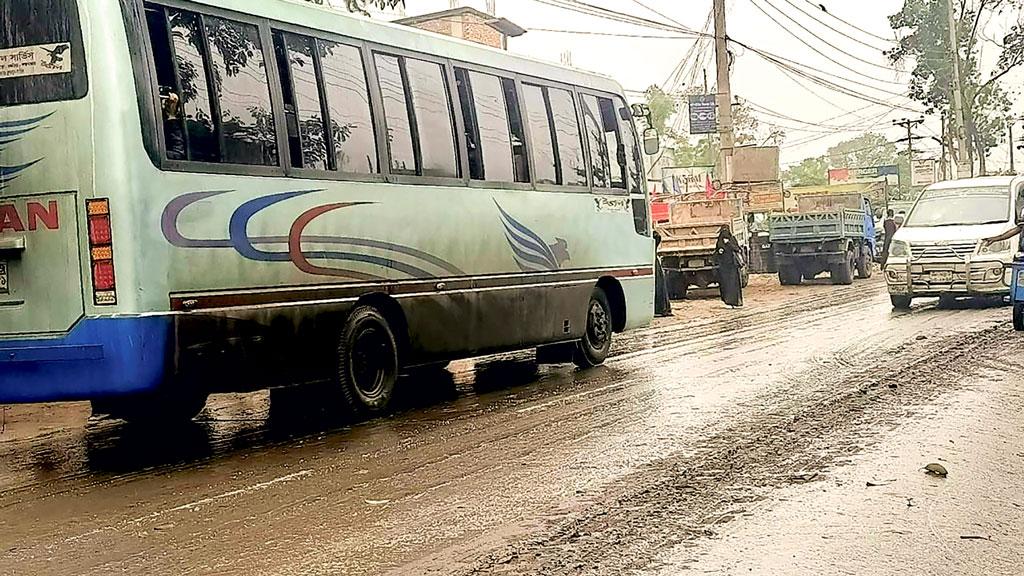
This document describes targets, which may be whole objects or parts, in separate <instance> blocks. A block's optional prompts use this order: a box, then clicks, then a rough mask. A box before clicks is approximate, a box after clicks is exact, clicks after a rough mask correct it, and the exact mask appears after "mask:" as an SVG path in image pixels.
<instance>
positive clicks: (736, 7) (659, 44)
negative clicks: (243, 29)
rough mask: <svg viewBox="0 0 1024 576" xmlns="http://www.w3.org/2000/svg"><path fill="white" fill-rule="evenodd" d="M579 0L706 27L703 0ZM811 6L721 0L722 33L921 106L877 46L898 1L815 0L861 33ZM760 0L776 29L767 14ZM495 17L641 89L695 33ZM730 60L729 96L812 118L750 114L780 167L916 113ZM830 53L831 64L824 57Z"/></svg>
mask: <svg viewBox="0 0 1024 576" xmlns="http://www.w3.org/2000/svg"><path fill="white" fill-rule="evenodd" d="M587 1H588V2H589V3H591V4H595V5H599V6H603V7H606V8H609V9H612V10H616V11H620V12H625V13H628V14H633V15H636V16H642V17H645V18H650V19H653V20H657V21H661V22H664V21H665V19H664V18H663V17H661V16H659V15H657V14H655V13H653V12H650V11H648V10H646V9H645V8H643V7H642V6H641V5H640V4H641V3H642V4H646V5H647V6H649V7H651V8H653V9H654V10H657V11H658V12H661V13H663V14H664V15H665V16H667V17H669V18H671V19H673V20H675V21H677V22H679V23H681V24H683V25H685V26H686V27H689V28H692V29H696V30H702V29H704V26H705V24H706V23H707V20H708V14H709V11H710V8H711V0H640V1H636V0H587ZM817 3H818V0H815V2H814V4H811V3H810V2H808V0H727V17H728V28H729V29H728V33H729V36H730V37H731V38H733V39H735V40H738V41H739V42H742V43H744V44H746V45H748V46H750V47H752V48H755V49H758V50H763V51H768V52H771V53H773V54H775V55H778V56H781V57H784V58H787V59H789V60H792V61H795V62H797V63H799V64H803V65H807V66H812V67H814V68H818V69H820V70H823V71H826V72H830V73H833V74H836V75H839V76H842V77H845V78H846V79H847V80H836V82H837V83H839V84H842V85H844V86H847V87H848V88H850V89H851V90H853V91H856V92H859V93H862V94H867V95H871V96H872V97H873V98H874V99H876V100H881V101H884V102H888V103H890V104H895V105H901V106H906V107H908V108H912V109H914V110H920V109H921V107H920V106H919V105H917V104H915V103H913V102H911V101H910V100H909V99H908V98H906V96H905V94H906V92H907V91H906V85H905V83H906V80H907V78H908V74H906V73H903V72H899V71H897V70H895V69H893V68H892V67H891V66H890V65H889V62H888V61H887V59H886V58H885V57H884V56H883V55H882V49H884V48H887V47H888V46H889V44H888V43H887V42H886V41H885V40H882V39H881V38H893V31H892V30H891V28H890V27H889V24H888V19H887V17H888V16H889V15H890V14H893V13H895V12H897V11H898V10H899V9H900V7H901V6H902V4H903V0H822V3H823V4H824V5H825V6H826V7H827V9H828V10H829V12H830V13H831V14H833V15H835V16H837V17H838V18H839V19H841V20H842V21H845V22H848V23H850V24H853V25H855V26H857V27H859V28H861V29H863V30H864V31H866V32H861V31H858V30H856V29H855V28H852V27H850V26H848V25H846V24H844V23H843V22H842V21H840V20H837V19H835V18H830V17H829V16H827V15H825V14H824V13H822V12H821V10H820V8H818V7H817ZM484 4H485V1H484V0H463V5H467V6H474V7H477V8H481V9H482V8H484ZM772 5H774V6H775V7H777V8H778V9H780V10H781V11H783V12H785V13H786V14H788V15H790V16H791V17H792V18H794V19H796V20H797V21H798V22H800V23H801V24H803V25H804V26H806V27H807V28H808V29H810V30H811V31H812V32H814V33H815V34H817V35H818V36H820V37H821V38H822V39H823V40H825V41H827V42H828V43H831V44H833V45H834V46H835V47H834V48H833V47H829V46H828V45H827V44H825V43H824V42H823V41H822V40H819V39H816V38H814V37H813V36H812V35H811V34H810V33H808V32H806V31H804V30H801V29H800V28H799V26H798V25H797V24H795V23H794V22H793V21H792V20H789V19H787V18H786V16H783V15H781V14H780V13H779V12H778V11H776V10H775V9H773V8H772ZM758 6H760V7H761V8H763V9H764V10H765V11H767V12H768V13H769V14H771V15H772V16H773V17H774V18H775V19H776V20H778V21H779V23H781V24H782V25H783V26H780V24H777V23H775V22H773V21H772V20H771V19H769V18H768V17H767V16H766V15H765V14H764V13H762V12H761V11H760V10H759V9H758ZM448 7H449V0H407V1H406V11H407V13H408V14H409V15H417V14H422V13H426V12H432V11H436V10H443V9H447V8H448ZM798 8H799V9H804V10H806V11H808V12H809V13H811V14H813V15H814V17H816V18H818V19H820V20H821V21H823V22H825V23H827V24H828V25H830V26H832V27H833V28H835V29H836V30H838V31H840V32H842V34H841V33H839V32H837V31H834V30H830V29H829V28H827V27H825V26H824V25H823V24H821V23H819V22H817V21H815V20H814V19H812V18H811V17H809V16H807V15H805V14H803V13H801V11H800V10H799V9H798ZM497 13H498V15H499V16H503V17H506V18H508V19H510V20H512V21H514V22H515V23H517V24H519V25H520V26H522V27H524V28H527V29H528V30H530V32H528V33H527V34H526V35H525V36H523V37H521V38H517V39H514V40H512V41H511V42H510V49H511V50H512V51H513V52H518V53H522V54H528V55H530V56H534V57H537V58H541V59H545V60H551V61H556V62H557V61H558V60H559V59H560V55H561V54H562V53H564V52H571V53H572V62H573V65H574V66H576V67H579V68H583V69H587V70H593V71H598V72H602V73H604V74H608V75H610V76H612V77H614V78H615V79H617V80H618V81H619V82H620V83H621V84H622V85H623V86H624V87H625V88H626V89H627V90H643V89H644V88H646V87H647V86H650V85H652V84H657V85H661V86H664V87H666V88H671V84H670V83H669V82H668V81H669V79H670V77H671V76H672V72H673V70H675V69H676V68H677V66H678V65H679V63H680V61H681V60H682V59H683V58H684V57H685V56H686V55H687V53H688V52H689V51H690V50H691V49H692V48H693V46H694V43H695V40H693V39H662V38H653V39H652V38H629V37H615V36H597V35H584V34H566V33H558V32H549V31H544V30H552V29H555V30H574V31H582V32H600V33H611V34H633V35H649V36H673V35H674V33H673V32H670V31H663V30H652V29H649V28H643V27H638V26H633V25H630V24H625V23H617V22H612V21H609V20H607V19H603V18H599V17H593V16H587V15H583V14H578V13H574V12H571V11H566V10H564V9H560V8H556V7H553V6H549V5H546V4H545V3H543V2H541V1H540V0H497ZM1007 26H1008V23H1007V20H1006V18H1002V19H996V20H994V21H992V22H991V23H989V24H988V26H987V29H986V30H984V31H983V34H984V35H985V36H987V37H989V38H1002V36H1003V35H1004V34H1005V30H1006V27H1007ZM847 35H848V36H850V37H847ZM797 36H798V37H799V38H802V39H804V40H805V41H806V42H807V43H808V44H810V47H809V46H807V45H805V44H803V43H801V41H800V40H799V39H798V38H797ZM876 36H877V37H876ZM851 37H852V38H851ZM985 48H986V55H987V56H988V58H987V59H988V60H990V61H991V59H993V58H994V57H995V56H996V54H997V52H996V49H995V48H994V47H993V46H992V45H991V44H986V45H985ZM815 50H818V51H820V52H822V53H823V54H818V53H816V51H815ZM702 54H703V57H702V58H701V59H700V61H701V62H702V63H707V66H706V68H707V72H708V81H709V83H710V84H711V86H712V90H714V83H715V71H714V63H713V51H711V50H710V49H708V50H704V51H703V52H702ZM735 56H736V60H735V64H734V66H733V69H732V83H733V91H734V93H735V94H736V95H737V96H739V97H740V98H743V99H748V100H749V101H751V102H753V103H754V104H756V105H757V106H760V107H762V108H763V109H767V110H770V111H771V112H772V113H776V114H778V115H779V116H783V117H792V118H796V119H799V120H803V121H805V122H814V123H816V124H818V126H814V127H807V126H804V125H802V124H800V123H799V122H796V121H793V120H790V119H785V118H778V117H773V116H772V115H771V114H770V113H768V112H762V113H759V114H758V117H759V119H760V120H761V121H762V122H763V123H768V122H776V123H778V124H779V125H782V126H783V127H784V128H785V129H786V132H787V138H786V141H785V142H784V144H783V149H782V162H783V163H786V164H789V163H794V162H797V161H799V160H801V159H803V158H806V157H809V156H814V155H820V154H823V153H824V152H825V151H826V150H827V149H828V148H829V147H830V146H832V145H834V144H836V143H838V142H840V141H842V140H844V139H847V138H850V137H853V136H856V135H858V134H860V133H861V132H863V131H864V130H865V129H869V128H873V129H875V130H876V131H880V132H882V133H883V134H885V135H886V136H888V137H889V138H890V140H896V139H898V138H903V137H905V132H902V131H901V129H899V128H894V127H893V126H892V121H893V120H894V119H900V118H907V117H910V118H917V117H919V116H920V114H918V113H915V112H912V111H909V110H902V109H896V110H888V109H887V108H886V107H885V106H882V105H878V104H872V103H871V102H869V101H865V100H862V99H859V98H857V97H854V96H850V95H846V94H840V93H836V92H834V91H832V90H829V89H827V88H824V87H820V86H816V85H814V84H812V83H811V82H810V81H808V80H806V79H800V78H796V79H794V78H792V77H790V76H787V75H786V74H785V73H783V72H782V71H780V70H779V69H778V68H777V67H776V66H775V65H773V64H770V63H768V62H766V61H765V60H764V59H763V58H762V57H761V56H759V55H758V54H756V53H754V52H751V51H749V50H745V49H743V48H736V54H735ZM830 58H831V59H834V60H836V61H837V62H838V63H837V62H832V61H830ZM694 61H695V58H694V57H691V59H690V62H691V63H693V62H694ZM704 68H705V66H703V65H701V66H692V65H691V66H690V67H688V69H687V71H688V72H691V71H692V75H690V76H691V78H692V79H694V80H695V84H696V85H698V86H702V85H703V69H704ZM1022 77H1024V75H1021V74H1016V75H1011V76H1009V77H1007V86H1010V83H1015V84H1016V85H1020V83H1021V80H1022ZM691 78H685V79H684V83H686V84H689V81H690V79H691ZM865 85H866V86H865ZM1015 92H1018V93H1019V91H1015ZM1015 99H1016V98H1015ZM1019 104H1020V103H1019V102H1018V106H1019ZM851 112H855V113H854V114H850V113H851ZM1015 112H1016V113H1018V114H1021V113H1024V107H1018V109H1016V110H1015ZM850 124H853V126H851V127H850V128H849V129H848V130H847V131H845V132H841V133H839V134H835V132H838V131H839V129H837V128H835V127H836V126H846V125H850ZM938 132H939V120H938V118H929V119H928V121H927V123H926V125H925V126H924V127H922V128H920V129H919V130H918V134H920V135H922V136H932V135H937V134H938ZM1021 132H1024V130H1021ZM922 148H924V149H925V150H927V151H930V152H932V153H937V150H938V146H937V144H934V143H929V142H925V143H924V144H923V146H922ZM1005 163H1007V149H1006V147H1005V146H1004V147H1002V148H1000V149H998V150H996V151H994V152H993V154H992V158H991V161H990V168H999V167H1001V166H1002V165H1003V164H1005Z"/></svg>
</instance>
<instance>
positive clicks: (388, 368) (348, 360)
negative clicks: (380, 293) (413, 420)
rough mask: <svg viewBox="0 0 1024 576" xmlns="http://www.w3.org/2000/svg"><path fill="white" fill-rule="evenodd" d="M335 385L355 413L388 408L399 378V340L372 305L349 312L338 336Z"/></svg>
mask: <svg viewBox="0 0 1024 576" xmlns="http://www.w3.org/2000/svg"><path fill="white" fill-rule="evenodd" d="M337 377H338V379H337V386H338V389H339V391H340V394H341V397H342V400H343V401H344V403H345V405H346V407H347V408H348V409H349V411H350V412H351V413H353V414H355V415H357V416H368V415H375V414H380V413H382V412H383V411H384V410H386V409H387V407H388V405H389V404H390V403H391V398H392V397H393V396H394V392H395V384H396V383H397V381H398V344H397V341H396V340H395V334H394V332H393V331H392V330H391V326H390V325H389V324H388V321H387V319H386V318H384V316H383V315H381V313H380V312H378V311H377V309H376V308H374V307H372V306H360V307H358V308H356V309H355V310H353V311H352V313H351V314H349V316H348V318H347V319H346V320H345V326H344V327H343V328H342V331H341V334H340V336H339V337H338V360H337Z"/></svg>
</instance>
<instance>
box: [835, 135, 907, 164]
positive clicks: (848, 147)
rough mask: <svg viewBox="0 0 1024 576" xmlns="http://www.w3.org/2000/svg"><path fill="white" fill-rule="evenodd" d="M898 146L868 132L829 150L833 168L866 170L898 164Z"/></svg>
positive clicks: (881, 136)
mask: <svg viewBox="0 0 1024 576" xmlns="http://www.w3.org/2000/svg"><path fill="white" fill-rule="evenodd" d="M896 156H897V151H896V145H895V144H893V143H892V142H889V140H888V139H887V138H886V137H885V136H883V135H881V134H876V133H874V132H867V133H865V134H862V135H860V136H858V137H856V138H852V139H850V140H846V141H844V142H840V143H839V144H836V145H835V146H833V147H831V148H829V149H828V164H829V166H831V167H832V168H866V167H870V166H889V165H892V164H895V163H896Z"/></svg>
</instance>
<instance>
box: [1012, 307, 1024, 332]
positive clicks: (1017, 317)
mask: <svg viewBox="0 0 1024 576" xmlns="http://www.w3.org/2000/svg"><path fill="white" fill-rule="evenodd" d="M1013 329H1014V330H1016V331H1018V332H1024V302H1014V304H1013Z"/></svg>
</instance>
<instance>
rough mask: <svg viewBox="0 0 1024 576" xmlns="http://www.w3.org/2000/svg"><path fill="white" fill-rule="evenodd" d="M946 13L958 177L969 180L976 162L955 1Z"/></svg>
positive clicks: (948, 2) (950, 0)
mask: <svg viewBox="0 0 1024 576" xmlns="http://www.w3.org/2000/svg"><path fill="white" fill-rule="evenodd" d="M946 12H947V15H948V16H949V50H950V56H951V57H952V59H953V86H952V88H953V110H952V112H953V113H952V115H951V116H952V118H951V121H952V128H953V134H954V137H955V139H956V141H957V144H958V154H957V158H956V177H957V178H969V177H972V176H974V162H973V161H972V160H971V159H970V158H971V153H970V150H969V146H970V144H969V143H968V141H967V128H966V126H967V120H966V116H965V114H964V87H963V78H962V77H961V76H960V41H959V34H958V33H957V20H956V12H955V11H954V10H953V0H946Z"/></svg>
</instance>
